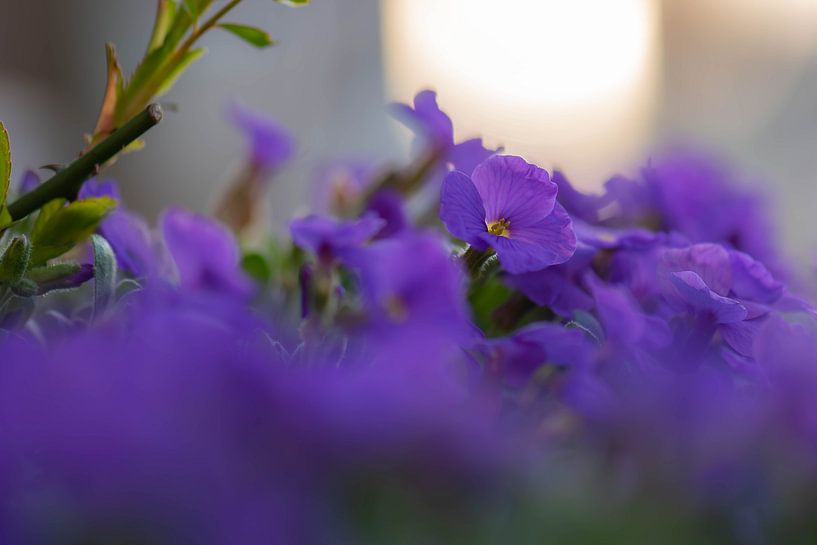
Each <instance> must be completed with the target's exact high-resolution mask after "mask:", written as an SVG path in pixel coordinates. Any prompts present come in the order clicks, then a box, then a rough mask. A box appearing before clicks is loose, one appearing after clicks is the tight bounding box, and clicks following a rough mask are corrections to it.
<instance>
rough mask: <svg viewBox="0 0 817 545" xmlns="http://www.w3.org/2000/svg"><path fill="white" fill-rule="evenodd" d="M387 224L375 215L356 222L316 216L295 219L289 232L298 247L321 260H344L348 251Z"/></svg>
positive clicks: (361, 243)
mask: <svg viewBox="0 0 817 545" xmlns="http://www.w3.org/2000/svg"><path fill="white" fill-rule="evenodd" d="M385 225H386V222H385V220H383V219H381V218H378V217H376V216H374V215H372V214H369V215H366V216H364V217H362V218H360V219H358V220H353V221H339V220H336V219H335V218H330V217H324V216H315V215H313V216H307V217H305V218H300V219H296V220H293V221H292V222H291V223H290V224H289V230H290V233H291V234H292V240H293V242H294V243H295V244H296V245H298V246H300V247H301V248H304V249H306V250H309V251H311V252H312V253H313V254H315V255H317V256H318V257H319V258H320V259H322V260H325V261H331V260H332V259H335V258H341V259H342V258H343V257H344V256H345V255H346V254H345V253H346V252H348V251H349V250H351V249H354V248H357V247H359V246H362V245H363V244H364V243H365V242H368V241H369V240H371V239H372V238H373V237H374V236H375V235H376V234H377V233H378V232H379V231H380V230H381V229H382V228H383V227H384V226H385Z"/></svg>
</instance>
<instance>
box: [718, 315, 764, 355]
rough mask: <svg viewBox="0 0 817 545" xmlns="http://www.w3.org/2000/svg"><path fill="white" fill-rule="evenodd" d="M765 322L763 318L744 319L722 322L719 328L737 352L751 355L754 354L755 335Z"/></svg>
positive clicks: (727, 342) (724, 338)
mask: <svg viewBox="0 0 817 545" xmlns="http://www.w3.org/2000/svg"><path fill="white" fill-rule="evenodd" d="M763 322H764V319H763V318H756V319H754V320H743V321H741V322H734V323H731V324H722V325H721V326H720V328H719V330H720V332H721V335H722V336H723V340H725V341H726V344H728V345H729V346H731V347H732V348H733V349H734V350H735V352H737V353H738V354H741V355H743V356H748V357H751V356H752V354H753V346H754V341H755V336H756V335H757V332H758V330H759V329H760V327H761V326H762V325H763Z"/></svg>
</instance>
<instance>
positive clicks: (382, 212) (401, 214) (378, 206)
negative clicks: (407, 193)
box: [366, 189, 411, 238]
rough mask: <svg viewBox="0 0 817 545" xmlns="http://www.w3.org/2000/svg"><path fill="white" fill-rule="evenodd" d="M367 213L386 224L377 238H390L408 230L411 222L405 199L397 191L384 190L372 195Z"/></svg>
mask: <svg viewBox="0 0 817 545" xmlns="http://www.w3.org/2000/svg"><path fill="white" fill-rule="evenodd" d="M366 212H367V213H369V214H374V215H376V216H377V217H379V218H380V219H382V220H383V221H384V222H386V223H385V225H384V227H383V228H382V229H380V231H378V233H377V238H389V237H393V236H395V235H399V234H400V233H403V232H405V231H406V230H408V227H409V225H410V224H411V221H410V220H409V217H408V213H407V212H406V209H405V206H404V204H403V199H402V197H401V196H400V194H398V193H397V192H396V191H393V190H389V189H382V190H380V191H378V192H377V193H375V194H374V195H372V198H371V199H369V202H368V203H367V204H366Z"/></svg>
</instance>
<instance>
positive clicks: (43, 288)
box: [26, 263, 93, 295]
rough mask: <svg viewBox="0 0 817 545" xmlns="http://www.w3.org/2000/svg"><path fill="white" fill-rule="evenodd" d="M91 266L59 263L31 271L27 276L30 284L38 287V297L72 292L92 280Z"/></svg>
mask: <svg viewBox="0 0 817 545" xmlns="http://www.w3.org/2000/svg"><path fill="white" fill-rule="evenodd" d="M89 268H90V265H80V264H78V263H57V264H55V265H44V266H42V267H34V268H32V269H29V271H28V274H27V275H26V276H27V277H28V278H27V280H28V281H29V282H34V283H35V284H36V285H37V295H43V294H46V293H49V292H51V291H55V290H70V289H73V288H77V287H79V286H81V285H82V284H83V283H84V282H86V281H88V280H90V279H91V278H92V277H93V274H89V272H90V271H88V269H89Z"/></svg>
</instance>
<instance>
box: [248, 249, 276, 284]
mask: <svg viewBox="0 0 817 545" xmlns="http://www.w3.org/2000/svg"><path fill="white" fill-rule="evenodd" d="M241 268H242V269H244V272H246V273H247V274H248V275H250V277H252V279H253V280H255V281H256V282H258V283H259V284H261V285H262V286H263V285H265V284H268V283H269V281H270V279H272V267H270V264H269V262H268V261H267V260H266V258H265V257H264V256H262V255H261V254H258V253H249V254H246V255H245V256H244V257H243V258H242V259H241Z"/></svg>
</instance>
